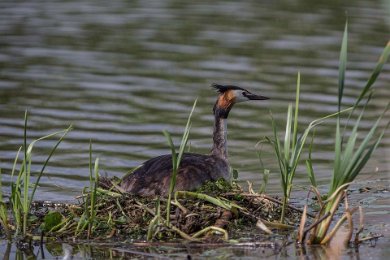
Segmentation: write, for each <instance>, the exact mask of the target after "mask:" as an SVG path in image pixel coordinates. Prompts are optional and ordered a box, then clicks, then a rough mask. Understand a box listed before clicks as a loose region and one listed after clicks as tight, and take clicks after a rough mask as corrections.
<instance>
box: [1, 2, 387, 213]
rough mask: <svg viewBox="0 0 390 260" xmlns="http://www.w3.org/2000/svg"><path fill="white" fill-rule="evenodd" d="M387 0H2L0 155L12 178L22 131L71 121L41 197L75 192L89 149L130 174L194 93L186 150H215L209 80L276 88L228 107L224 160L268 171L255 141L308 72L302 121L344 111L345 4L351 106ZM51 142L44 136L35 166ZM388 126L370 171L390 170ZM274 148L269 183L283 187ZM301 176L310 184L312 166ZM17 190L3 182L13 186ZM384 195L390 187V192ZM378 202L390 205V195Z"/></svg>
mask: <svg viewBox="0 0 390 260" xmlns="http://www.w3.org/2000/svg"><path fill="white" fill-rule="evenodd" d="M389 6H390V5H389V3H388V1H385V0H383V1H359V0H357V1H353V2H351V3H348V4H346V3H340V2H339V1H265V2H262V3H260V2H256V1H239V2H236V1H213V2H209V1H196V2H188V3H184V2H182V1H131V2H126V1H117V2H110V1H109V2H107V1H93V2H89V1H33V2H31V1H17V2H14V1H2V2H1V3H0V36H1V37H0V167H1V169H2V179H3V183H5V185H6V186H8V185H9V183H10V181H11V177H10V172H11V169H12V164H13V160H14V157H15V154H16V151H17V150H18V148H19V147H20V146H21V145H22V143H23V116H24V111H25V110H26V109H27V110H28V111H29V121H28V137H29V138H28V139H29V141H31V140H33V139H36V138H38V137H41V136H43V135H45V134H48V133H51V132H53V131H57V130H60V129H64V128H66V127H68V126H69V125H70V124H73V126H74V130H73V131H72V132H71V133H70V134H69V135H68V137H67V138H66V140H65V141H64V142H63V143H62V144H61V146H60V147H59V149H58V151H57V152H56V154H55V156H54V157H53V159H52V161H51V163H50V165H49V167H48V168H47V170H46V173H45V176H44V177H43V178H42V180H41V184H42V185H41V187H40V188H39V189H38V192H37V198H39V199H50V200H53V199H55V200H72V199H73V198H74V196H76V195H78V194H80V191H81V190H82V188H83V187H84V186H86V185H88V148H89V142H90V140H91V141H92V144H93V156H94V157H99V158H100V166H101V174H102V175H108V176H122V175H123V174H124V173H125V172H127V171H129V170H130V169H132V168H134V167H136V166H137V165H139V164H140V163H142V162H143V161H145V160H147V159H149V158H151V157H154V156H157V155H160V154H165V153H169V149H168V146H167V144H166V140H165V137H164V136H163V135H162V130H168V131H169V132H171V133H172V134H173V136H174V138H175V141H176V143H178V142H179V138H180V136H181V133H182V131H183V127H184V125H185V121H186V118H187V116H188V113H189V111H190V108H191V106H192V103H193V101H194V100H195V99H196V98H198V107H197V109H196V112H195V114H194V116H193V127H192V130H191V135H190V143H191V151H193V152H198V153H208V152H209V150H210V148H211V141H212V139H211V133H212V125H213V116H212V106H213V104H214V101H215V92H214V91H213V90H212V89H211V88H210V87H209V86H210V85H211V83H213V82H218V83H227V84H236V85H239V86H242V87H245V88H248V89H249V90H251V91H253V92H255V93H259V94H262V95H265V96H269V97H270V98H271V100H269V101H263V102H252V103H246V104H239V105H237V106H236V107H235V108H234V109H233V111H232V112H231V114H230V117H229V134H228V138H229V155H230V162H231V165H232V166H233V167H234V168H237V169H238V171H239V172H240V176H239V178H240V180H241V183H242V184H245V183H246V181H247V180H249V181H252V182H254V184H255V187H258V186H256V185H259V184H260V182H261V179H262V176H261V172H262V171H263V169H262V167H261V166H260V164H259V160H258V157H257V155H256V152H255V151H256V149H255V144H256V143H257V142H258V141H259V140H261V139H262V138H263V137H264V136H270V135H271V134H272V132H271V123H270V117H269V111H270V110H271V111H272V113H273V116H274V117H275V118H276V119H277V121H278V123H279V124H280V128H281V129H280V130H281V131H282V130H283V129H282V128H283V124H284V120H285V113H286V110H287V106H288V103H289V102H292V101H293V100H294V91H295V82H296V74H297V72H298V71H300V72H301V76H302V89H301V92H302V96H301V110H300V113H301V118H300V122H301V124H302V125H301V126H302V127H301V129H303V128H304V126H305V125H307V124H308V123H309V122H310V121H311V120H313V119H315V118H318V117H321V116H324V115H326V114H328V113H332V112H335V111H336V104H337V98H336V95H337V75H338V52H339V47H340V43H341V37H342V31H343V26H344V22H345V17H346V13H347V15H348V20H349V25H350V28H349V29H350V34H349V56H348V59H349V62H348V73H347V81H346V84H347V89H346V91H345V97H344V103H345V106H348V105H351V104H353V102H354V99H355V98H356V96H357V95H358V94H359V92H360V90H361V88H362V87H363V85H364V83H365V82H366V80H367V78H368V77H369V75H370V72H371V70H372V69H373V67H374V65H375V63H376V60H377V58H378V57H379V55H380V53H381V51H382V49H383V47H384V46H385V44H386V42H387V41H388V40H389V35H390V34H389V33H390V21H389V19H388V17H390V12H389V10H390V7H389ZM389 70H390V68H389V66H388V65H386V66H385V67H384V71H383V73H382V75H381V76H380V78H379V80H378V81H377V83H376V86H375V96H374V98H375V101H374V102H373V105H372V106H371V107H370V108H369V109H368V111H367V116H366V117H365V118H364V120H363V122H362V134H361V136H364V133H366V132H367V131H368V130H369V129H370V128H371V126H372V125H373V122H374V120H375V119H376V117H377V116H378V115H379V114H380V113H381V112H382V110H383V109H384V107H385V105H386V103H387V102H388V101H389V100H390V92H389V91H388V85H389V82H390V73H389ZM333 136H334V131H333V125H332V124H331V123H329V124H326V125H324V126H323V127H321V128H319V129H318V130H317V132H316V139H315V143H316V148H318V149H317V150H316V152H315V153H314V154H313V157H314V158H315V172H316V174H317V179H318V181H319V183H320V184H322V185H325V184H327V183H328V182H329V178H330V173H331V164H330V163H331V162H332V160H333V153H332V149H333V143H332V138H333ZM53 144H54V141H45V142H41V143H40V144H38V145H37V148H36V151H35V152H34V161H33V162H34V165H33V168H34V169H35V170H38V169H40V167H39V166H40V165H41V164H42V162H43V160H44V159H45V155H46V154H47V153H48V152H49V150H50V148H51V147H52V146H53ZM389 154H390V135H389V132H387V133H386V135H385V137H384V139H383V142H382V145H381V146H380V147H379V148H378V150H377V151H376V153H375V154H374V156H373V158H372V160H371V161H370V162H369V163H368V165H367V167H366V168H365V169H364V173H363V174H362V176H361V178H360V179H361V180H363V182H362V185H364V180H367V179H376V180H388V177H389V172H390V156H389ZM273 158H274V157H273V153H272V151H271V150H270V148H269V147H264V148H263V155H262V160H263V163H264V166H265V167H266V168H268V169H271V178H270V179H271V180H270V184H269V186H268V191H269V192H271V193H273V194H275V193H280V188H279V179H278V177H279V176H278V172H277V164H276V162H275V160H274V159H273ZM295 183H296V184H297V186H298V187H303V186H307V185H308V181H307V178H306V172H305V169H304V168H302V169H301V170H300V172H299V173H298V174H297V180H296V182H295ZM8 191H9V189H8ZM387 199H388V197H387ZM384 211H385V212H387V213H389V212H390V209H389V208H388V207H385V208H384Z"/></svg>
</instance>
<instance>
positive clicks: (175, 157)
mask: <svg viewBox="0 0 390 260" xmlns="http://www.w3.org/2000/svg"><path fill="white" fill-rule="evenodd" d="M197 101H198V100H197V99H196V100H195V101H194V104H193V106H192V109H191V112H190V114H189V116H188V119H187V124H186V127H185V129H184V133H183V136H182V138H181V142H180V147H179V153H178V154H177V153H176V149H175V146H174V144H173V141H172V137H171V135H170V134H169V133H168V132H167V131H163V134H164V135H165V137H166V138H167V140H168V145H169V147H170V148H171V153H172V175H171V180H170V183H169V190H168V201H167V216H166V223H167V225H170V209H171V199H172V193H173V191H174V189H175V185H176V175H177V172H178V170H179V167H180V162H181V158H182V156H183V154H184V150H185V148H186V146H187V142H188V137H189V134H190V129H191V117H192V114H193V113H194V110H195V107H196V103H197Z"/></svg>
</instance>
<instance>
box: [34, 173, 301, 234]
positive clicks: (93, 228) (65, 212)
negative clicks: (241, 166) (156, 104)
mask: <svg viewBox="0 0 390 260" xmlns="http://www.w3.org/2000/svg"><path fill="white" fill-rule="evenodd" d="M79 199H80V200H81V201H80V203H78V204H57V205H55V204H48V203H46V204H44V203H36V204H35V207H34V211H33V212H32V214H33V215H34V216H35V220H34V223H33V224H32V225H30V232H31V233H35V234H36V233H37V232H45V236H47V237H56V238H60V239H61V240H67V239H72V240H74V239H86V238H88V239H96V240H105V239H110V240H114V241H115V240H120V241H132V240H146V239H147V240H153V239H157V240H163V241H167V240H172V239H180V238H184V239H186V240H191V241H201V240H205V239H206V240H211V241H219V240H228V239H239V238H241V237H243V236H246V235H247V234H251V235H250V236H251V237H255V236H257V235H264V234H266V233H268V234H271V233H272V230H273V229H274V228H275V227H277V228H278V229H280V228H282V229H288V228H294V227H296V226H297V225H298V223H299V218H300V216H301V212H300V211H299V209H295V208H294V207H289V208H288V209H287V211H286V217H285V223H286V224H284V225H281V224H278V223H279V219H280V216H281V202H280V201H279V200H278V199H276V198H272V197H270V196H267V195H264V194H257V193H254V192H253V191H251V192H244V191H243V190H242V189H241V188H240V187H239V186H238V185H233V186H231V185H230V183H227V182H226V181H223V180H221V181H217V182H209V183H206V184H205V185H204V186H202V188H200V189H199V190H198V191H196V192H177V193H176V194H175V198H174V199H173V200H172V206H171V208H170V217H169V223H168V222H166V220H165V216H166V213H167V212H166V205H167V199H166V198H162V197H160V198H158V197H153V198H145V197H139V196H133V195H129V194H121V193H119V192H117V191H115V189H110V190H106V189H100V188H99V189H98V190H97V194H96V196H95V202H94V203H93V205H94V206H93V208H92V207H91V205H92V204H91V194H90V193H86V194H83V195H82V196H80V197H79ZM50 215H53V217H52V218H53V219H54V220H52V219H51V218H50V217H47V216H50ZM49 220H50V221H51V222H50V221H49ZM256 229H257V230H258V232H253V231H254V230H256Z"/></svg>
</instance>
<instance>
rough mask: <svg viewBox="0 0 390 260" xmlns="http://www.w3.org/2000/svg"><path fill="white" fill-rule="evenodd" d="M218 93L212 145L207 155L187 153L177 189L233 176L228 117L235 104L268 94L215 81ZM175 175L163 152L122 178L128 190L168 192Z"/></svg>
mask: <svg viewBox="0 0 390 260" xmlns="http://www.w3.org/2000/svg"><path fill="white" fill-rule="evenodd" d="M213 87H214V88H215V89H216V90H217V92H218V98H217V101H216V103H215V105H214V109H213V113H214V118H215V121H214V132H213V147H212V149H211V153H210V154H208V155H203V154H196V153H184V154H183V156H182V159H181V162H180V167H179V169H178V172H177V176H176V186H175V190H186V191H191V190H194V189H197V188H199V187H200V186H202V184H204V183H205V182H206V181H216V180H218V179H220V178H224V179H226V180H228V179H229V178H230V166H229V161H228V153H227V118H228V115H229V112H230V110H231V109H232V107H233V105H234V104H235V103H238V102H243V101H249V100H265V99H268V98H267V97H264V96H260V95H255V94H252V93H250V92H249V91H248V90H246V89H244V88H241V87H237V86H232V85H219V84H213ZM171 174H172V156H171V155H170V154H167V155H161V156H158V157H155V158H152V159H150V160H148V161H146V162H144V163H143V164H142V165H141V166H140V167H138V168H136V169H135V170H134V172H133V173H131V174H129V175H127V176H125V177H124V178H123V179H122V181H121V184H120V186H121V188H122V189H123V190H125V191H126V192H129V193H131V194H135V195H141V196H153V195H162V196H165V195H167V194H168V189H169V184H170V179H171Z"/></svg>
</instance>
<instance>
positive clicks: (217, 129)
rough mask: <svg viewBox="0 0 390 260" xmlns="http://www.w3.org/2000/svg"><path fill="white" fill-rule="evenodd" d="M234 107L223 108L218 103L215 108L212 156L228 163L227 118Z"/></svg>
mask: <svg viewBox="0 0 390 260" xmlns="http://www.w3.org/2000/svg"><path fill="white" fill-rule="evenodd" d="M231 107H232V106H229V107H227V108H221V107H219V106H218V102H217V103H216V104H215V106H214V117H215V121H214V132H213V148H212V149H211V154H212V155H214V156H217V157H219V158H221V159H223V160H225V161H228V151H227V117H228V115H229V112H230V109H231Z"/></svg>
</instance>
